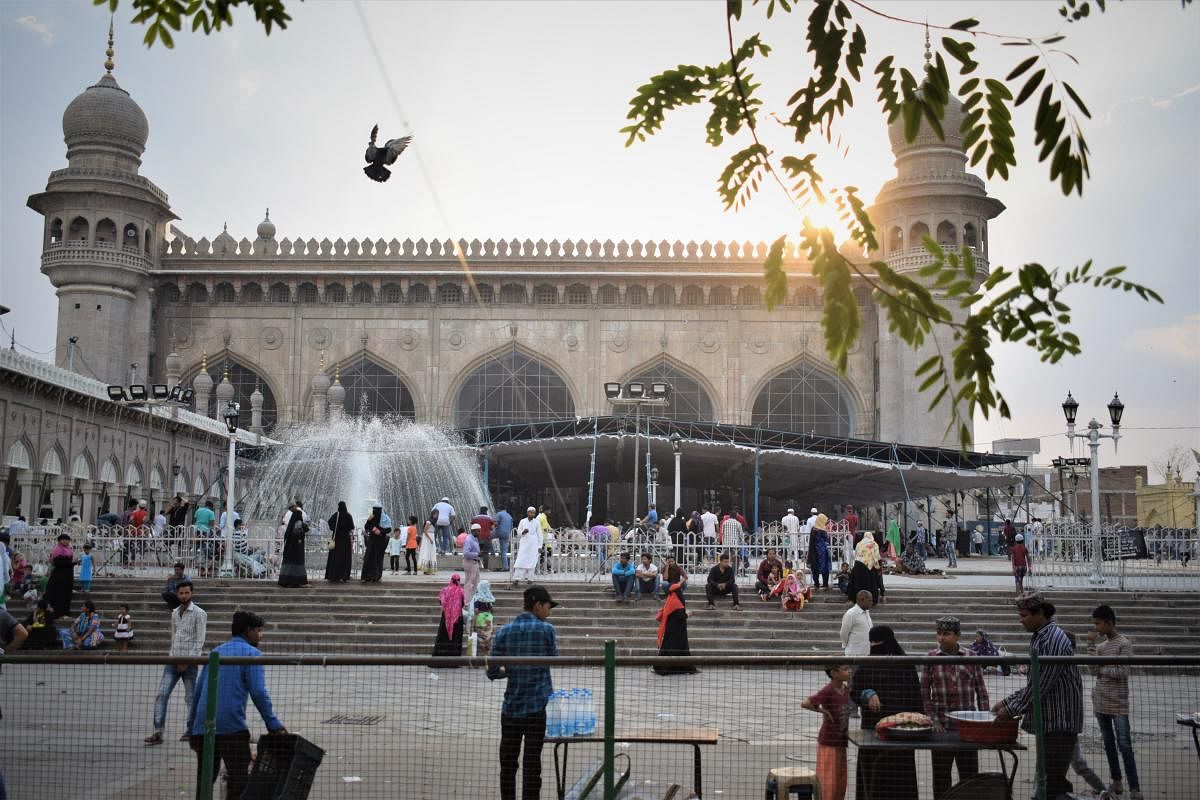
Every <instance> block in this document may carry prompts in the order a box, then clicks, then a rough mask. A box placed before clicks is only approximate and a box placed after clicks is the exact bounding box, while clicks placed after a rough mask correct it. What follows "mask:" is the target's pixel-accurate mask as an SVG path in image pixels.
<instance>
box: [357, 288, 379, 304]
mask: <svg viewBox="0 0 1200 800" xmlns="http://www.w3.org/2000/svg"><path fill="white" fill-rule="evenodd" d="M353 297H354V302H356V303H374V302H375V290H374V289H372V288H371V284H369V283H356V284H354V294H353Z"/></svg>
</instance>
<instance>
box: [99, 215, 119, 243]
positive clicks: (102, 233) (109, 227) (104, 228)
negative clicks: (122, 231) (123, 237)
mask: <svg viewBox="0 0 1200 800" xmlns="http://www.w3.org/2000/svg"><path fill="white" fill-rule="evenodd" d="M101 242H107V243H108V244H111V245H114V246H115V245H116V242H117V223H115V222H113V221H112V220H111V219H109V218H108V217H105V218H104V219H102V220H100V221H99V222H97V223H96V244H99V243H101Z"/></svg>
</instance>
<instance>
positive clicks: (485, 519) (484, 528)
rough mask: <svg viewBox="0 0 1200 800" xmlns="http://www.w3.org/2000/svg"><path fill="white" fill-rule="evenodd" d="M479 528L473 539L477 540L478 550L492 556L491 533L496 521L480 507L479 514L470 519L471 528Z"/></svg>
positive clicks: (484, 508) (483, 507) (484, 507)
mask: <svg viewBox="0 0 1200 800" xmlns="http://www.w3.org/2000/svg"><path fill="white" fill-rule="evenodd" d="M475 525H478V526H479V532H478V533H476V534H475V538H476V539H478V540H479V550H480V552H481V553H483V554H484V555H491V554H492V552H493V551H492V531H493V530H495V528H496V519H495V517H493V516H492V515H491V514H489V513H488V510H487V506H480V507H479V513H478V514H476V515H475V516H473V517H471V526H472V527H474V526H475ZM480 566H481V567H482V566H483V565H482V564H481V565H480Z"/></svg>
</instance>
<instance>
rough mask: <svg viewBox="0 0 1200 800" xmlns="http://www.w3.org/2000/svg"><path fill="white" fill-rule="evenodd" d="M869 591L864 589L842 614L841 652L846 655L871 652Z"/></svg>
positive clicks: (872, 624)
mask: <svg viewBox="0 0 1200 800" xmlns="http://www.w3.org/2000/svg"><path fill="white" fill-rule="evenodd" d="M874 625H875V623H873V622H871V593H870V592H868V591H867V590H866V589H863V590H862V591H860V592H859V593H858V594H857V595H856V596H855V598H854V605H852V606H850V608H848V609H846V613H845V614H842V629H841V638H842V652H843V653H845V654H846V655H848V656H869V655H870V654H871V636H870V634H871V628H872V627H874Z"/></svg>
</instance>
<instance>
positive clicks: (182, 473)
mask: <svg viewBox="0 0 1200 800" xmlns="http://www.w3.org/2000/svg"><path fill="white" fill-rule="evenodd" d="M234 488H235V489H236V487H234ZM171 491H173V492H174V493H175V494H177V495H185V494H188V473H187V470H186V469H180V470H179V474H178V475H176V476H175V483H174V485H173V487H172V489H171Z"/></svg>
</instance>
